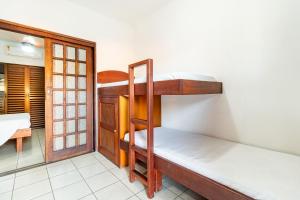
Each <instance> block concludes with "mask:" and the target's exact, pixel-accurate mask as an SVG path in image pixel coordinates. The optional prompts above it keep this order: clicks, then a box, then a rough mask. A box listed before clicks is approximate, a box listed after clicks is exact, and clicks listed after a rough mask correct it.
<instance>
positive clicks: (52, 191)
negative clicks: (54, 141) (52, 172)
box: [46, 166, 55, 200]
mask: <svg viewBox="0 0 300 200" xmlns="http://www.w3.org/2000/svg"><path fill="white" fill-rule="evenodd" d="M46 171H47V175H48V180H49V183H50V188H51V193H52V197H53V199H54V200H55V196H54V190H53V187H52V183H51V180H50V176H49V172H48V168H47V166H46Z"/></svg>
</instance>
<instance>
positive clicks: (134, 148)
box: [131, 145, 147, 157]
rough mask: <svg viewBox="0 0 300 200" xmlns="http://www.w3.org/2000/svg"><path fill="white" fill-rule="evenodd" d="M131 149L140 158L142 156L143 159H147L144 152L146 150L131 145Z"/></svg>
mask: <svg viewBox="0 0 300 200" xmlns="http://www.w3.org/2000/svg"><path fill="white" fill-rule="evenodd" d="M131 148H132V149H133V150H134V151H135V152H137V153H138V154H140V155H142V156H144V157H147V151H146V150H144V149H141V148H139V147H136V146H135V145H133V146H132V147H131Z"/></svg>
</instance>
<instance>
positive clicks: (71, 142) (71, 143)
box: [66, 135, 75, 148]
mask: <svg viewBox="0 0 300 200" xmlns="http://www.w3.org/2000/svg"><path fill="white" fill-rule="evenodd" d="M66 147H67V148H71V147H75V135H68V136H67V141H66Z"/></svg>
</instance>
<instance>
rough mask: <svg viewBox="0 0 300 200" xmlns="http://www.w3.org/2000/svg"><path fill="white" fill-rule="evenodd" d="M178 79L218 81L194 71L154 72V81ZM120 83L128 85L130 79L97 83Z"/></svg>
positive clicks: (143, 79) (138, 80)
mask: <svg viewBox="0 0 300 200" xmlns="http://www.w3.org/2000/svg"><path fill="white" fill-rule="evenodd" d="M176 79H187V80H195V81H216V79H215V78H213V77H211V76H206V75H201V74H194V73H187V72H173V73H168V74H154V75H153V81H154V82H155V81H167V80H176ZM134 83H146V76H144V77H140V78H135V79H134ZM120 85H128V81H119V82H113V83H104V84H100V83H98V84H97V87H113V86H120Z"/></svg>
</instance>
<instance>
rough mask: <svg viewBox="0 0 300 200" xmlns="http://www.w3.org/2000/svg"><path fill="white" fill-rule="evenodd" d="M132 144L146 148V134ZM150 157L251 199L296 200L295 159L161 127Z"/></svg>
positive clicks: (299, 175) (299, 162) (298, 176)
mask: <svg viewBox="0 0 300 200" xmlns="http://www.w3.org/2000/svg"><path fill="white" fill-rule="evenodd" d="M124 140H125V141H129V135H128V134H126V136H125V138H124ZM135 141H136V145H138V146H139V147H142V148H146V131H144V130H143V131H137V132H136V134H135ZM154 153H155V154H156V155H159V156H161V157H163V158H165V159H167V160H169V161H172V162H174V163H177V164H179V165H181V166H183V167H185V168H188V169H190V170H192V171H194V172H197V173H199V174H201V175H204V176H206V177H208V178H210V179H212V180H215V181H216V182H219V183H222V184H223V185H226V186H228V187H230V188H232V189H234V190H236V191H239V192H241V193H243V194H245V195H247V196H249V197H252V198H254V199H267V200H275V199H276V200H277V199H278V200H281V199H284V200H294V199H300V189H299V188H300V170H299V169H300V157H299V156H295V155H290V154H286V153H280V152H275V151H271V150H266V149H262V148H257V147H253V146H248V145H244V144H240V143H235V142H230V141H227V140H222V139H217V138H213V137H208V136H204V135H201V134H198V133H190V132H184V131H179V130H173V129H167V128H162V127H160V128H155V129H154Z"/></svg>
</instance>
